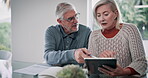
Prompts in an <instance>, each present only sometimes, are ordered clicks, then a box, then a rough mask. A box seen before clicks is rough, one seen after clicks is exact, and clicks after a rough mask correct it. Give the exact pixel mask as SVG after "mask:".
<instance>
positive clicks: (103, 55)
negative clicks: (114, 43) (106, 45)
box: [99, 50, 116, 58]
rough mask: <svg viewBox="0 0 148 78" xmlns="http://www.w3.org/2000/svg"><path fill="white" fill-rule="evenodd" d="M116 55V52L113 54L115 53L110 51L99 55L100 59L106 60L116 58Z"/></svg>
mask: <svg viewBox="0 0 148 78" xmlns="http://www.w3.org/2000/svg"><path fill="white" fill-rule="evenodd" d="M115 54H116V52H113V51H108V50H106V51H103V52H102V53H100V54H99V57H101V58H102V57H105V58H107V57H111V58H112V57H114V56H115Z"/></svg>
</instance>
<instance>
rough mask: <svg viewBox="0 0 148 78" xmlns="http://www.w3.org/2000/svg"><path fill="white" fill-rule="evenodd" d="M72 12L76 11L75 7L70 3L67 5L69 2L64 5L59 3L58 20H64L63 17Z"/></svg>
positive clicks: (57, 9)
mask: <svg viewBox="0 0 148 78" xmlns="http://www.w3.org/2000/svg"><path fill="white" fill-rule="evenodd" d="M70 10H74V11H76V9H75V7H74V6H73V5H72V4H70V3H67V2H62V3H59V4H58V5H57V7H56V13H55V14H56V17H57V18H61V19H62V18H63V15H64V14H65V13H66V12H67V11H70Z"/></svg>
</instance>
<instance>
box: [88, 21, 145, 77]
mask: <svg viewBox="0 0 148 78" xmlns="http://www.w3.org/2000/svg"><path fill="white" fill-rule="evenodd" d="M88 50H89V51H90V52H91V53H92V55H94V56H98V55H99V53H101V52H103V51H105V50H110V51H114V52H116V55H115V58H116V59H117V63H118V64H119V65H121V67H123V68H125V67H131V68H133V69H134V70H135V71H137V72H138V73H139V74H140V75H144V74H145V73H146V69H147V61H146V58H145V52H144V47H143V43H142V39H141V35H140V33H139V31H138V29H137V27H136V26H135V25H133V24H127V23H126V24H125V23H124V24H123V27H122V28H121V29H120V31H119V32H118V33H117V34H116V35H115V36H114V37H112V38H106V37H105V36H104V35H103V34H102V32H101V30H95V31H93V32H92V33H91V35H90V39H89V45H88Z"/></svg>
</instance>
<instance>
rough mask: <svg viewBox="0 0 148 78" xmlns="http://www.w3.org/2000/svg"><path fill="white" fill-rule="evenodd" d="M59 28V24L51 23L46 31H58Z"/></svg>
mask: <svg viewBox="0 0 148 78" xmlns="http://www.w3.org/2000/svg"><path fill="white" fill-rule="evenodd" d="M58 30H60V28H59V25H51V26H49V27H48V28H47V31H58Z"/></svg>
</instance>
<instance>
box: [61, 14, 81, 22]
mask: <svg viewBox="0 0 148 78" xmlns="http://www.w3.org/2000/svg"><path fill="white" fill-rule="evenodd" d="M79 15H80V13H77V14H75V16H73V17H69V18H67V19H65V18H63V20H66V21H68V22H73V21H74V19H76V20H77V19H78V18H79Z"/></svg>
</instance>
